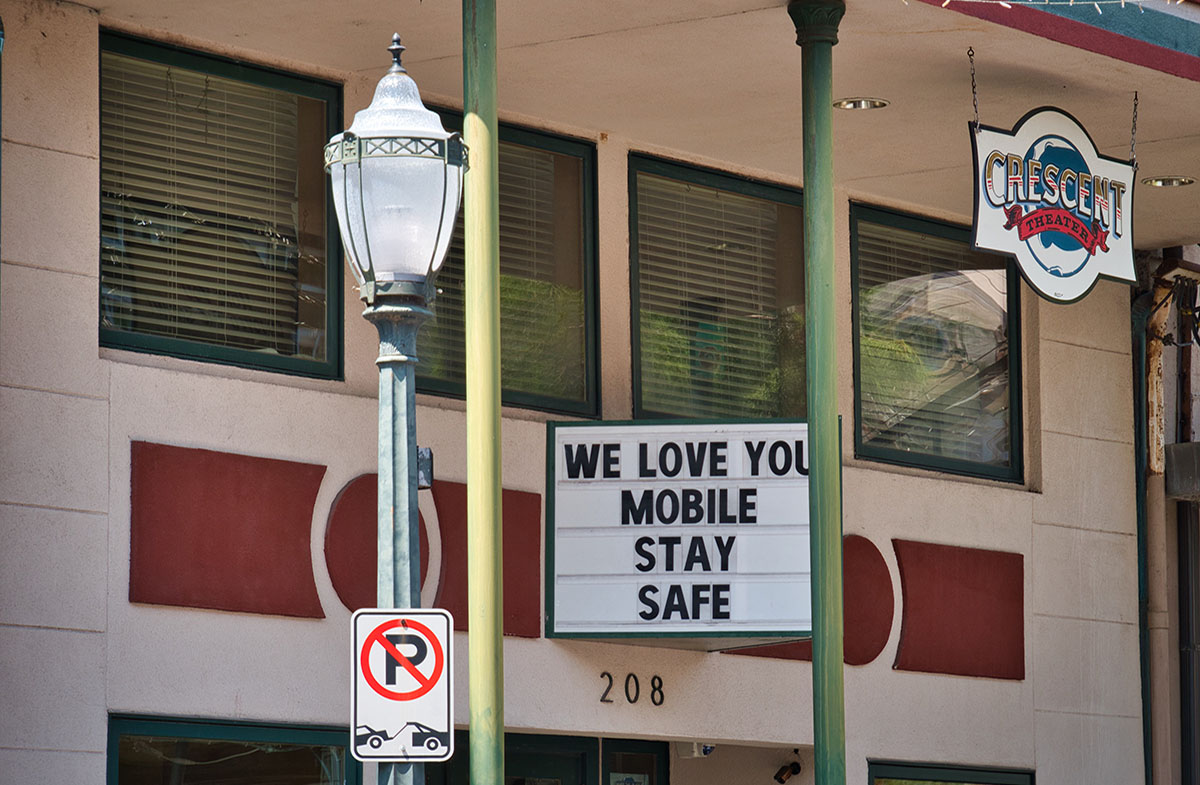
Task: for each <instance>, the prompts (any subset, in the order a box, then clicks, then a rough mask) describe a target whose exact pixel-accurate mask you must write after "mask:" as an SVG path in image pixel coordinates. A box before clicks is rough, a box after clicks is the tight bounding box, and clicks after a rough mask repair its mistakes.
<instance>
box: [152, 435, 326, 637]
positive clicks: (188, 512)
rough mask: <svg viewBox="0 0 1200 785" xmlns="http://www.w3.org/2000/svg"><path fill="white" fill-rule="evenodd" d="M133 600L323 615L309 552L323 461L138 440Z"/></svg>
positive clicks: (285, 614) (321, 616)
mask: <svg viewBox="0 0 1200 785" xmlns="http://www.w3.org/2000/svg"><path fill="white" fill-rule="evenodd" d="M130 453H131V456H130V457H131V488H130V509H131V515H130V560H129V600H130V602H145V603H152V604H156V605H177V606H183V607H190V608H212V609H215V610H224V611H244V612H248V613H267V614H276V615H282V616H302V617H308V618H315V619H319V618H323V617H324V615H325V614H324V612H323V611H322V609H321V603H320V599H319V598H318V596H317V587H316V583H315V582H314V580H313V571H312V558H311V554H310V548H309V539H310V532H311V530H312V516H313V506H314V504H315V502H316V498H317V491H318V490H319V489H320V487H321V478H322V477H323V476H324V475H325V467H324V466H316V465H313V464H307V463H296V462H294V461H281V460H276V459H272V458H256V457H253V456H249V455H234V454H231V453H225V452H217V451H214V450H197V449H191V448H186V447H175V446H171V445H167V444H152V443H149V442H139V441H135V442H132V443H131V445H130Z"/></svg>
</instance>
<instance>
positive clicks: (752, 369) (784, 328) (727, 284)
mask: <svg viewBox="0 0 1200 785" xmlns="http://www.w3.org/2000/svg"><path fill="white" fill-rule="evenodd" d="M630 178H631V195H630V201H631V210H632V211H633V213H634V220H633V221H632V227H631V228H632V231H633V234H634V236H633V237H632V238H631V248H632V249H633V252H634V265H633V270H632V276H633V300H634V302H633V319H634V340H635V346H636V347H637V348H636V356H635V358H634V390H635V403H634V407H635V408H634V413H635V415H636V416H638V417H797V418H803V417H804V416H805V415H806V411H807V409H806V405H805V401H806V398H805V396H806V392H805V366H804V263H803V238H802V234H801V227H802V222H803V221H802V219H803V216H802V212H801V207H800V193H799V192H797V191H791V190H788V189H785V188H779V187H775V186H768V185H764V184H760V183H751V182H748V181H744V180H740V179H738V178H734V177H730V176H727V175H721V174H719V173H715V172H709V171H706V170H699V169H693V168H691V167H685V166H681V165H677V164H671V163H668V162H665V161H661V160H657V159H650V158H645V157H642V156H631V157H630Z"/></svg>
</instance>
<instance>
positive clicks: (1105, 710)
mask: <svg viewBox="0 0 1200 785" xmlns="http://www.w3.org/2000/svg"><path fill="white" fill-rule="evenodd" d="M1030 633H1031V636H1032V638H1033V641H1032V643H1033V646H1032V648H1033V651H1034V657H1033V683H1034V688H1035V692H1034V694H1035V696H1036V707H1037V708H1038V709H1039V710H1046V711H1058V712H1074V713H1077V714H1103V715H1107V716H1111V717H1140V716H1141V706H1142V695H1141V688H1140V686H1139V680H1138V678H1137V673H1138V662H1137V656H1138V649H1137V640H1138V631H1137V626H1136V625H1134V624H1118V623H1115V622H1099V621H1082V620H1079V619H1063V618H1059V617H1050V616H1035V617H1034V619H1033V622H1032V625H1031V630H1030Z"/></svg>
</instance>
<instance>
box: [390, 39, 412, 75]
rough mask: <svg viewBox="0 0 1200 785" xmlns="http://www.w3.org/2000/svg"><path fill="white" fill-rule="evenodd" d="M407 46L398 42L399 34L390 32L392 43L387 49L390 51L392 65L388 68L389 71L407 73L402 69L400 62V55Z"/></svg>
mask: <svg viewBox="0 0 1200 785" xmlns="http://www.w3.org/2000/svg"><path fill="white" fill-rule="evenodd" d="M407 48H408V47H407V46H404V45H403V44H401V43H400V34H399V33H392V45H391V46H389V47H388V51H389V52H391V53H392V67H391V68H389V69H388V72H389V73H401V74H406V73H408V71H406V70H405V69H404V66H402V65H401V64H400V55H401V54H402V53H403V52H404V50H405V49H407Z"/></svg>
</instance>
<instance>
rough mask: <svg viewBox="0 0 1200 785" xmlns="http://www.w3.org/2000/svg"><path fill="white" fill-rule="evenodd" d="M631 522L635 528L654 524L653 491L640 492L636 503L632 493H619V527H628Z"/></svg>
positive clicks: (625, 491)
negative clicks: (640, 525) (645, 524)
mask: <svg viewBox="0 0 1200 785" xmlns="http://www.w3.org/2000/svg"><path fill="white" fill-rule="evenodd" d="M631 521H632V522H633V524H634V525H635V526H636V525H639V524H643V523H654V491H642V496H641V498H640V499H638V500H637V501H636V502H635V501H634V499H633V491H628V490H623V491H621V525H622V526H628V525H629V523H630V522H631Z"/></svg>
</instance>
